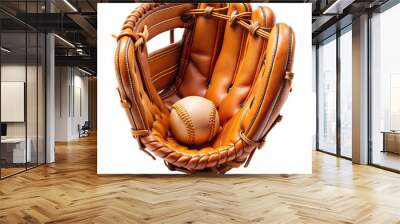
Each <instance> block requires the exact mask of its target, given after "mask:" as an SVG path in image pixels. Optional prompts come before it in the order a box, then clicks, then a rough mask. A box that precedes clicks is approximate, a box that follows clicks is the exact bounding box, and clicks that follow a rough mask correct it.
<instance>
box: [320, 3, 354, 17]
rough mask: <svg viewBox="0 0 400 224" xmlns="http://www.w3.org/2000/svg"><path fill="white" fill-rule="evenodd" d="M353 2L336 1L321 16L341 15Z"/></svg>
mask: <svg viewBox="0 0 400 224" xmlns="http://www.w3.org/2000/svg"><path fill="white" fill-rule="evenodd" d="M354 1H355V0H336V1H335V2H334V3H333V4H332V5H331V6H329V7H328V8H327V9H326V10H325V11H324V12H323V13H322V14H342V13H343V10H344V9H345V8H347V6H349V5H351V3H353V2H354Z"/></svg>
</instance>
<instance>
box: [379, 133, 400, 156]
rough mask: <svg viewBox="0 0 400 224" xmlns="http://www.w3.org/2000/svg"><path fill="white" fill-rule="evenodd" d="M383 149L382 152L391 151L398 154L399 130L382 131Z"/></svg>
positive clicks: (399, 147)
mask: <svg viewBox="0 0 400 224" xmlns="http://www.w3.org/2000/svg"><path fill="white" fill-rule="evenodd" d="M382 134H383V150H382V152H392V153H397V154H400V132H399V131H383V132H382Z"/></svg>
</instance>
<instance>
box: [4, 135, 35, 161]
mask: <svg viewBox="0 0 400 224" xmlns="http://www.w3.org/2000/svg"><path fill="white" fill-rule="evenodd" d="M26 142H27V143H28V144H27V147H26V152H25V138H5V139H1V157H3V158H2V159H5V160H6V163H26V162H31V160H32V154H31V145H32V141H31V139H30V138H27V139H26ZM11 158H12V159H11Z"/></svg>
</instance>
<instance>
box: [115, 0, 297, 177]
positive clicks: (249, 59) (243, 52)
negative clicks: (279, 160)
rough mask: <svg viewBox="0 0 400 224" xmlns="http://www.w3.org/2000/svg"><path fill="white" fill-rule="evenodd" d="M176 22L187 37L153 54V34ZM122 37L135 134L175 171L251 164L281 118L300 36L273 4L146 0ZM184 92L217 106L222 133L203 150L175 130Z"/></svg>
mask: <svg viewBox="0 0 400 224" xmlns="http://www.w3.org/2000/svg"><path fill="white" fill-rule="evenodd" d="M175 28H185V31H184V35H183V38H182V40H181V41H179V42H177V43H173V44H170V45H169V46H167V47H165V48H162V49H160V50H158V51H156V52H153V53H151V54H148V52H147V47H146V42H147V41H148V40H150V39H151V38H153V37H154V36H156V35H158V34H159V33H162V32H164V31H168V30H173V29H175ZM117 40H118V46H117V49H116V54H115V69H116V76H117V79H118V83H119V87H118V91H119V94H120V97H121V104H122V106H123V107H124V108H125V110H126V113H127V116H128V118H129V121H130V123H131V125H132V135H133V136H134V137H135V138H136V139H137V140H138V142H139V145H140V147H141V149H142V150H143V151H145V152H147V153H148V154H149V155H151V156H152V157H153V158H155V157H154V156H153V155H156V156H158V157H161V158H163V159H164V161H165V164H166V165H167V167H168V168H169V169H171V170H179V171H182V172H186V173H194V172H214V173H225V172H226V171H228V170H230V169H231V168H234V167H238V166H240V165H241V164H243V163H246V164H245V166H247V164H248V162H249V161H250V159H251V157H252V155H253V153H254V151H255V149H256V148H260V145H261V143H262V142H263V140H264V138H265V136H266V135H267V133H268V132H269V131H270V130H271V129H272V127H273V126H274V125H275V124H276V123H277V121H279V120H280V119H281V116H280V115H279V111H280V109H281V107H282V106H283V104H284V102H285V100H286V98H287V96H288V94H289V92H290V90H291V82H292V81H291V80H292V78H293V73H292V72H291V67H292V63H293V59H292V58H293V51H294V45H295V38H294V32H293V31H292V29H291V28H290V27H289V26H287V25H285V24H282V23H280V24H275V16H274V13H273V12H272V11H271V9H269V8H268V7H259V8H257V9H255V10H254V11H252V10H251V6H250V4H247V3H232V4H229V5H226V4H224V3H200V4H191V3H184V4H168V3H167V4H158V3H148V4H142V5H141V6H140V7H138V8H137V9H135V10H134V11H133V12H132V13H131V14H130V15H129V16H128V17H127V19H126V21H125V23H124V25H123V28H122V32H121V34H120V35H119V36H118V38H117ZM186 96H202V97H205V98H207V99H209V100H211V101H213V102H214V104H215V105H216V107H217V109H218V113H219V116H220V124H221V128H220V131H219V132H218V133H217V135H216V137H215V138H214V139H213V141H212V142H210V143H209V145H206V146H204V147H202V148H190V146H187V145H183V144H180V143H179V142H178V141H176V140H175V139H174V138H173V137H172V135H171V133H170V124H169V113H170V107H171V105H172V104H173V103H174V102H176V101H177V100H179V99H181V98H183V97H186ZM246 161H247V162H246Z"/></svg>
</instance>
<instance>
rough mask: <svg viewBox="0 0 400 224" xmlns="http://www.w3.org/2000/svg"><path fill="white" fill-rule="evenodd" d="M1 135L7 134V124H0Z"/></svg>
mask: <svg viewBox="0 0 400 224" xmlns="http://www.w3.org/2000/svg"><path fill="white" fill-rule="evenodd" d="M1 136H7V124H4V123H2V124H1Z"/></svg>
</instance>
